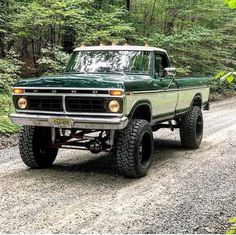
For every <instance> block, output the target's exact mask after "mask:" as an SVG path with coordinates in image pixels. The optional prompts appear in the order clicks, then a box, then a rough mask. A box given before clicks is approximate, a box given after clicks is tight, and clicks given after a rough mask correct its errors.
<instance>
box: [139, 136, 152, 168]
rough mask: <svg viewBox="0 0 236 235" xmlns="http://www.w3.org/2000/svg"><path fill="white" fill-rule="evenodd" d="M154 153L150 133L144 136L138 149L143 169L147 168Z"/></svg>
mask: <svg viewBox="0 0 236 235" xmlns="http://www.w3.org/2000/svg"><path fill="white" fill-rule="evenodd" d="M151 151H152V144H151V137H150V134H149V133H148V132H145V133H144V134H143V135H142V139H141V142H140V145H139V149H138V157H139V163H140V165H141V166H142V167H147V166H148V165H149V162H150V158H151Z"/></svg>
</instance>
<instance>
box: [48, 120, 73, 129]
mask: <svg viewBox="0 0 236 235" xmlns="http://www.w3.org/2000/svg"><path fill="white" fill-rule="evenodd" d="M52 123H53V126H54V127H58V128H71V127H72V126H73V121H72V119H69V118H53V119H52Z"/></svg>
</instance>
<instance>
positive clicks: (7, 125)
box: [0, 91, 19, 135]
mask: <svg viewBox="0 0 236 235" xmlns="http://www.w3.org/2000/svg"><path fill="white" fill-rule="evenodd" d="M11 112H14V107H13V104H12V99H11V96H10V95H9V94H6V93H3V92H1V91H0V134H3V135H9V134H14V133H17V132H18V131H19V126H17V125H15V124H13V123H12V122H11V121H10V119H9V118H8V115H9V114H10V113H11Z"/></svg>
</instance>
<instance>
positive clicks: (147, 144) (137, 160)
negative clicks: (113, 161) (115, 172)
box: [117, 119, 154, 178]
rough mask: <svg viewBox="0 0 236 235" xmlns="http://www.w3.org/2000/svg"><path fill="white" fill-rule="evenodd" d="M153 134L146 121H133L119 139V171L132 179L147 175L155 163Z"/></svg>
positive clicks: (122, 131) (121, 132)
mask: <svg viewBox="0 0 236 235" xmlns="http://www.w3.org/2000/svg"><path fill="white" fill-rule="evenodd" d="M153 149H154V147H153V134H152V129H151V126H150V124H149V123H148V122H147V121H146V120H139V119H137V120H131V121H130V122H129V124H128V126H127V127H126V128H125V129H123V130H121V131H120V132H119V135H118V139H117V164H118V169H119V171H120V172H121V173H122V174H123V175H125V176H127V177H130V178H141V177H143V176H145V175H146V173H147V172H148V170H149V168H150V167H151V164H152V161H153Z"/></svg>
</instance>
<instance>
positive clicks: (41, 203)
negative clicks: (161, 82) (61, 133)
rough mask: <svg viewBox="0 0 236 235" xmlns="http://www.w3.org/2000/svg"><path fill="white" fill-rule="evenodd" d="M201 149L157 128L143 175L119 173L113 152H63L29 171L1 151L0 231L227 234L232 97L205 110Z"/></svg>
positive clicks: (235, 163)
mask: <svg viewBox="0 0 236 235" xmlns="http://www.w3.org/2000/svg"><path fill="white" fill-rule="evenodd" d="M204 118H205V127H204V132H205V133H204V139H203V142H202V145H201V147H200V148H199V149H197V150H187V149H184V148H183V147H181V145H180V141H179V133H178V131H177V130H176V131H174V132H171V131H169V130H160V131H157V132H156V133H155V135H154V138H155V159H154V163H153V166H152V168H151V170H150V171H149V173H148V175H147V176H146V177H144V178H142V179H127V178H124V177H122V176H121V175H119V173H118V172H117V168H116V160H115V157H114V156H112V155H111V154H98V155H92V154H90V153H88V152H82V151H74V150H73V151H68V150H61V151H60V154H59V156H58V158H57V160H56V162H55V164H54V166H53V167H52V168H50V169H46V170H31V169H28V168H27V167H26V166H25V165H24V164H23V163H22V161H21V160H20V156H19V152H18V148H17V147H12V148H8V149H3V150H0V182H1V183H0V185H1V187H0V233H225V231H226V230H227V228H228V226H229V225H228V222H227V221H228V220H229V219H230V218H231V217H235V216H236V98H231V99H228V100H225V101H222V102H218V103H214V104H213V105H212V107H211V110H210V111H209V112H204Z"/></svg>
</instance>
